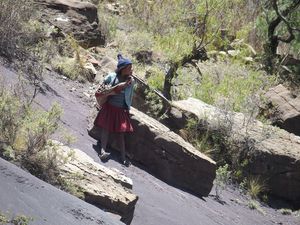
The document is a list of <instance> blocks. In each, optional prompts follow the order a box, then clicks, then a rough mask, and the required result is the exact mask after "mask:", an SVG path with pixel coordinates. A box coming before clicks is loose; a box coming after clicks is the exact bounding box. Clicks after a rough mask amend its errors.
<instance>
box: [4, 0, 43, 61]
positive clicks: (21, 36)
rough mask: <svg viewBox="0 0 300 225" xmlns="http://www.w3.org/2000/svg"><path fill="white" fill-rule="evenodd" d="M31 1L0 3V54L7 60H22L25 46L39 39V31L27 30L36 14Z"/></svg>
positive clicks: (5, 1)
mask: <svg viewBox="0 0 300 225" xmlns="http://www.w3.org/2000/svg"><path fill="white" fill-rule="evenodd" d="M35 8H36V5H35V4H33V1H32V0H29V1H28V0H1V1H0V34H1V39H0V54H2V55H5V56H6V57H8V58H15V57H17V58H22V57H24V55H26V54H27V53H26V46H28V45H29V44H32V43H35V42H36V40H37V39H39V38H40V31H38V30H33V29H28V28H29V27H28V26H27V24H28V22H29V21H30V19H33V17H34V15H35V13H36V10H35Z"/></svg>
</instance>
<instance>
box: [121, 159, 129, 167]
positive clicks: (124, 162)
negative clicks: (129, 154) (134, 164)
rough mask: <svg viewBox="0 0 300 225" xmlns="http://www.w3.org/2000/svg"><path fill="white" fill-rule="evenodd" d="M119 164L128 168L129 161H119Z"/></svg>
mask: <svg viewBox="0 0 300 225" xmlns="http://www.w3.org/2000/svg"><path fill="white" fill-rule="evenodd" d="M120 163H121V164H122V165H124V166H126V167H129V166H130V165H131V163H130V161H129V160H126V159H125V160H122V159H121V161H120Z"/></svg>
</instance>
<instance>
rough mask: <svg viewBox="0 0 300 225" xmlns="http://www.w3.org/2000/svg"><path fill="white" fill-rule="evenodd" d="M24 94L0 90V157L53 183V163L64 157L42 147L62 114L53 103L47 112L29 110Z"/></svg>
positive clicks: (62, 159) (55, 169)
mask: <svg viewBox="0 0 300 225" xmlns="http://www.w3.org/2000/svg"><path fill="white" fill-rule="evenodd" d="M23 97H24V96H20V95H15V94H14V93H10V92H8V91H6V90H5V89H4V88H3V89H1V92H0V156H2V157H6V158H7V159H10V160H14V161H15V162H16V163H18V164H20V165H21V166H22V167H23V168H26V169H27V170H29V171H30V172H31V173H33V174H34V175H36V176H38V177H40V178H42V179H44V180H46V181H49V182H55V180H56V177H55V175H56V173H57V165H58V164H59V163H61V161H64V160H65V159H64V158H63V157H61V156H60V155H59V154H58V153H57V151H53V150H51V151H50V150H49V149H47V148H46V145H47V143H48V139H49V138H50V136H51V135H52V134H53V133H54V132H55V130H56V129H57V128H58V122H59V118H60V115H61V113H62V111H61V109H60V107H59V106H58V105H57V104H54V105H53V106H52V108H51V109H50V110H49V111H48V112H44V111H40V110H37V109H32V108H31V107H30V105H29V104H27V102H26V101H24V98H23Z"/></svg>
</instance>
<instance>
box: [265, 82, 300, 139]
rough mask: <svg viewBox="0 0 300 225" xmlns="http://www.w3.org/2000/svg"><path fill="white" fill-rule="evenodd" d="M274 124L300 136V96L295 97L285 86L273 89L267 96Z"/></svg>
mask: <svg viewBox="0 0 300 225" xmlns="http://www.w3.org/2000/svg"><path fill="white" fill-rule="evenodd" d="M265 96H266V98H267V101H268V106H269V108H268V109H267V110H268V111H269V113H268V114H267V115H268V116H269V118H270V120H271V121H272V123H273V124H274V125H276V126H279V127H280V128H282V129H284V130H286V131H288V132H291V133H294V134H296V135H298V136H300V96H295V95H293V94H292V93H291V91H289V90H288V89H287V88H285V87H284V86H283V85H281V84H280V85H278V86H276V87H274V88H271V89H270V90H269V91H268V92H267V93H266V94H265Z"/></svg>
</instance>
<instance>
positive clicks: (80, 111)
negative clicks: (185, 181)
mask: <svg viewBox="0 0 300 225" xmlns="http://www.w3.org/2000/svg"><path fill="white" fill-rule="evenodd" d="M0 74H1V75H2V76H6V77H9V79H11V78H12V76H14V77H15V78H14V79H16V77H17V76H16V75H15V74H13V73H11V72H10V71H8V70H7V69H6V68H3V67H2V68H1V67H0ZM88 86H89V85H88V84H85V85H83V84H79V83H75V82H72V81H69V80H65V79H62V78H61V77H59V76H57V75H56V74H54V73H51V72H50V73H49V74H45V79H44V84H43V87H44V90H45V92H44V94H39V95H38V96H37V98H36V103H37V104H38V105H40V106H41V107H42V108H45V109H47V108H49V106H50V105H51V103H52V102H54V101H56V102H58V103H60V104H61V106H62V107H63V109H64V114H63V116H62V119H61V121H62V124H63V126H64V127H65V128H67V129H68V130H69V132H70V133H72V134H73V135H74V136H76V138H77V142H76V143H75V144H74V146H75V147H77V148H79V149H81V150H83V151H85V152H86V153H87V154H88V155H90V156H91V157H92V158H93V159H94V160H95V161H98V162H99V163H102V162H100V160H99V159H98V156H97V154H96V151H95V149H94V148H95V144H96V142H95V141H94V140H92V139H91V138H90V137H89V136H88V134H87V132H86V128H87V125H88V121H87V116H88V115H89V110H90V105H91V102H90V98H88V97H87V95H86V94H84V92H87V90H88V88H89V87H88ZM70 90H72V91H70ZM104 165H105V166H108V167H115V168H117V169H119V170H120V171H122V172H123V173H124V174H125V175H126V176H128V177H130V178H131V179H132V180H133V192H134V193H135V194H137V195H138V196H139V200H138V202H137V205H136V209H135V213H134V217H133V221H132V223H131V224H132V225H158V224H163V225H199V224H208V225H214V224H228V225H229V224H245V225H246V224H249V225H250V224H251V225H252V224H274V223H280V224H299V222H300V218H299V217H295V216H293V215H290V216H283V215H281V214H280V213H279V212H277V211H275V210H274V209H271V208H268V207H264V206H262V207H261V209H262V210H263V211H264V212H265V213H264V214H263V213H261V212H259V211H258V210H250V209H249V208H248V206H247V204H248V203H249V200H248V199H247V198H246V197H244V196H242V195H241V194H240V193H239V192H238V191H235V190H234V189H229V190H227V191H226V190H225V191H224V192H223V193H222V196H221V197H222V200H223V202H218V201H216V200H214V196H213V195H210V196H209V197H206V198H198V197H195V196H193V195H191V194H189V193H187V192H184V191H182V190H180V189H177V188H175V187H172V186H170V185H168V184H166V183H164V182H162V181H161V180H159V179H157V178H156V177H154V176H152V175H151V174H149V173H148V172H147V168H143V167H142V166H141V165H131V166H130V167H129V168H127V167H123V166H121V165H120V164H119V163H118V162H116V161H115V160H113V159H112V160H109V161H108V162H107V163H104ZM1 184H2V183H1ZM1 184H0V186H1ZM212 193H213V192H212ZM212 193H211V194H212ZM1 204H2V203H1ZM82 224H84V223H82ZM88 224H89V223H88Z"/></svg>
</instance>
